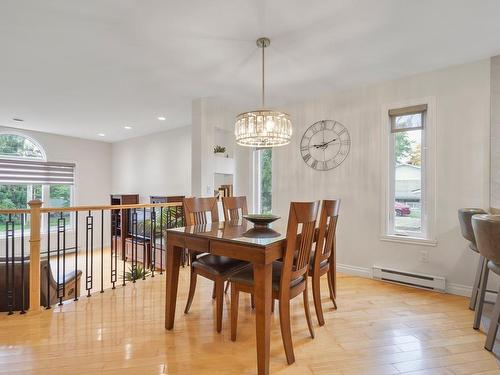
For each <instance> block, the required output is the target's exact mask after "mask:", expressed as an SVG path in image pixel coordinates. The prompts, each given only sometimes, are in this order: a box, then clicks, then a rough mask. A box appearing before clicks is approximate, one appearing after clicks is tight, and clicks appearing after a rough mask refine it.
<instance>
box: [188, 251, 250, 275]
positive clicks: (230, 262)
mask: <svg viewBox="0 0 500 375" xmlns="http://www.w3.org/2000/svg"><path fill="white" fill-rule="evenodd" d="M246 265H248V262H244V261H242V260H237V259H233V258H229V257H223V256H218V255H212V254H206V255H202V256H199V257H198V258H196V260H195V261H193V263H192V264H191V267H194V268H201V269H203V270H205V271H207V272H210V273H212V274H214V275H220V276H224V275H228V274H231V273H233V272H234V271H236V270H238V269H240V268H242V267H245V266H246Z"/></svg>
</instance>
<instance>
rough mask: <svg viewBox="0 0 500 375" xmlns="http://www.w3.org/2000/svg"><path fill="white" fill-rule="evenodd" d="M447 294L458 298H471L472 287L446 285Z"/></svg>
mask: <svg viewBox="0 0 500 375" xmlns="http://www.w3.org/2000/svg"><path fill="white" fill-rule="evenodd" d="M446 293H449V294H455V295H457V296H464V297H470V295H471V293H472V287H471V286H468V285H462V284H455V283H446Z"/></svg>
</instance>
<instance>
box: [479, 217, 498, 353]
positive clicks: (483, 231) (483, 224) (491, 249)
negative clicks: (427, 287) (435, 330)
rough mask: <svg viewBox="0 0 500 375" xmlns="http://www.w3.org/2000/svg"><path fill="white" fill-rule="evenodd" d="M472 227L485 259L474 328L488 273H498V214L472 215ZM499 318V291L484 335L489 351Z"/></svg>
mask: <svg viewBox="0 0 500 375" xmlns="http://www.w3.org/2000/svg"><path fill="white" fill-rule="evenodd" d="M472 228H473V230H474V236H475V238H476V243H477V248H478V250H479V252H480V253H481V255H482V256H484V257H485V258H486V259H487V260H488V263H487V267H485V268H484V269H483V277H482V278H481V286H480V287H479V296H478V301H477V304H476V314H475V317H474V318H475V319H474V326H475V327H474V328H476V327H477V328H479V324H480V322H481V315H482V312H483V306H484V297H485V295H486V285H487V283H488V273H489V271H493V272H494V273H496V274H497V275H500V215H474V216H473V217H472ZM499 292H500V291H499ZM499 319H500V293H498V294H497V299H496V303H495V307H494V308H493V313H492V314H491V317H490V327H489V329H488V335H487V336H486V343H485V345H484V348H485V349H486V350H489V351H491V350H492V349H493V345H494V344H495V339H496V336H497V331H498V324H499Z"/></svg>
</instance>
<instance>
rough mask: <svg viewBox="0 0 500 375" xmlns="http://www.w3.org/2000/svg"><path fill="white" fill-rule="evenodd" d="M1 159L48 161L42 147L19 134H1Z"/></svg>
mask: <svg viewBox="0 0 500 375" xmlns="http://www.w3.org/2000/svg"><path fill="white" fill-rule="evenodd" d="M0 158H1V159H29V160H47V159H46V156H45V151H44V150H43V148H42V146H40V145H39V144H38V142H36V141H35V140H34V139H31V138H28V137H25V136H23V135H19V134H10V133H4V134H0Z"/></svg>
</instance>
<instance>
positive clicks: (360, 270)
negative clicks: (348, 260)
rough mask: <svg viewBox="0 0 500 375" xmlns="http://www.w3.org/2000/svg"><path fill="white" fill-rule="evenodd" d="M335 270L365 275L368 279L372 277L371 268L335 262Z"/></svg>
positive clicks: (353, 274) (348, 273)
mask: <svg viewBox="0 0 500 375" xmlns="http://www.w3.org/2000/svg"><path fill="white" fill-rule="evenodd" d="M337 271H338V272H341V273H345V274H347V275H352V276H360V277H366V278H368V279H371V278H372V270H371V268H365V267H358V266H350V265H348V264H339V263H337Z"/></svg>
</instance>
